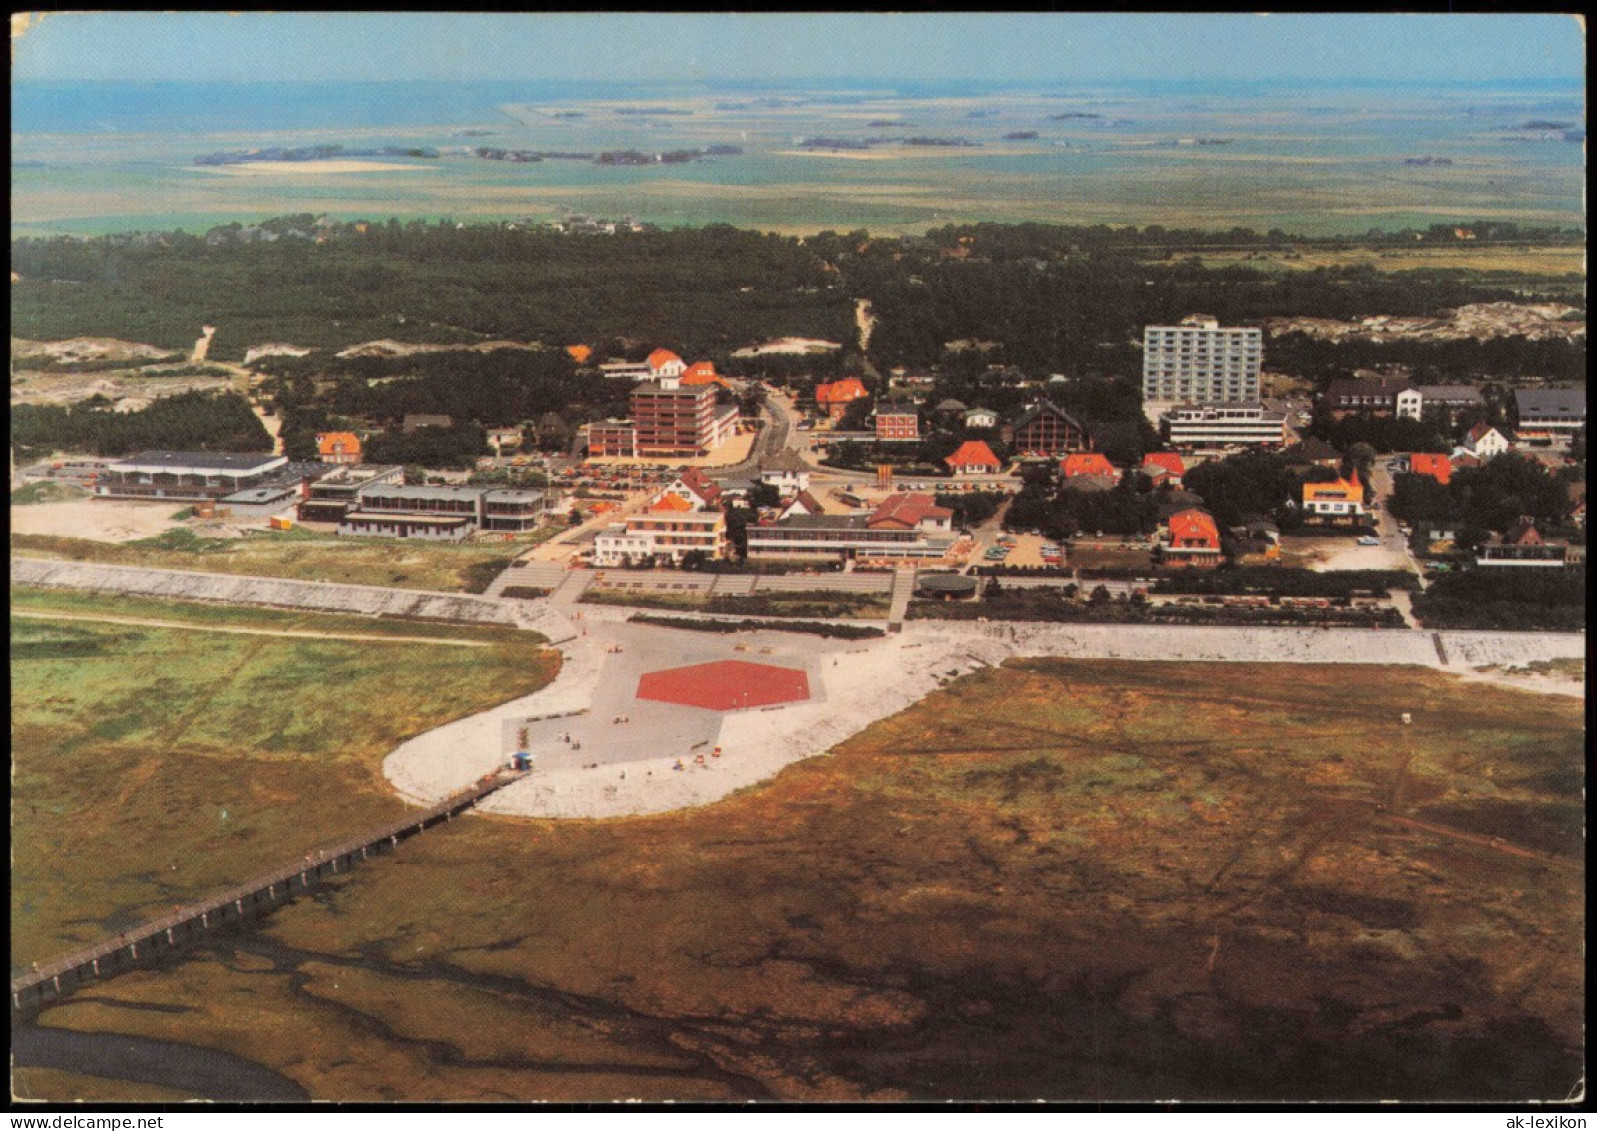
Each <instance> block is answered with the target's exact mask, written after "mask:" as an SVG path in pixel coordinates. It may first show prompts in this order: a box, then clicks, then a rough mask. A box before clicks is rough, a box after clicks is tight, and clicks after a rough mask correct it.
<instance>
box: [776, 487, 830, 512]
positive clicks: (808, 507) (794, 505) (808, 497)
mask: <svg viewBox="0 0 1597 1131" xmlns="http://www.w3.org/2000/svg"><path fill="white" fill-rule="evenodd" d="M825 513H826V508H825V507H823V506H821V501H820V500H819V499H817V498H816V497H815V496H814V495H812V494H810V493H809V492H808V491H800V492H799V493H798V494H797V495H795V496H793V501H792V502H790V503H788V504H787V506H785V507H783V508H782V513H781V515H780V517H782V518H802V517H803V516H805V515H811V514H825Z"/></svg>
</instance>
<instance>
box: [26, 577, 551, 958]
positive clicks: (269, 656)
mask: <svg viewBox="0 0 1597 1131" xmlns="http://www.w3.org/2000/svg"><path fill="white" fill-rule="evenodd" d="M13 601H14V604H15V605H17V606H18V607H20V608H22V609H25V610H27V611H29V612H40V611H46V612H47V611H49V610H50V609H51V608H54V609H56V610H58V611H67V612H71V613H73V614H74V615H80V616H81V615H92V614H93V613H94V612H95V611H96V610H98V611H99V612H101V613H103V614H104V615H107V616H125V617H126V616H139V615H151V614H159V615H160V617H161V619H167V620H191V621H193V622H195V623H197V624H213V625H215V624H227V625H234V626H238V625H252V626H258V627H263V628H267V629H284V628H290V627H292V628H294V629H297V630H299V631H307V630H309V631H321V632H324V633H326V634H328V636H329V637H331V636H332V635H333V634H336V633H338V632H341V631H348V630H350V629H351V628H352V627H358V628H360V629H362V630H366V631H374V632H376V633H378V634H380V633H383V632H385V631H388V630H391V629H392V630H400V631H403V630H408V634H409V635H415V634H416V633H417V631H418V629H421V630H423V631H427V632H432V631H434V628H433V626H417V625H389V624H387V623H385V622H379V621H374V620H367V619H362V618H353V617H318V616H314V615H300V614H291V613H274V612H270V611H267V612H259V613H258V612H256V611H254V610H241V609H219V608H213V607H208V606H197V605H188V604H184V603H177V602H159V601H152V600H125V599H122V598H96V597H89V596H81V595H67V594H56V593H38V592H30V591H26V590H18V591H15V592H14V593H13ZM436 633H437V635H438V636H439V637H440V638H442V639H444V640H457V639H474V640H479V641H484V642H486V643H487V644H488V646H487V647H480V648H460V647H452V646H448V645H447V644H417V643H405V644H398V643H396V644H386V643H382V642H354V641H343V640H338V639H332V638H325V639H309V640H308V639H303V638H293V639H290V638H277V637H269V636H238V635H223V634H219V633H209V632H194V631H189V630H186V629H180V628H179V629H170V628H150V627H145V626H128V625H115V624H96V623H92V622H87V621H81V620H72V621H67V620H48V619H44V620H41V619H34V618H31V617H29V618H26V619H25V618H21V617H13V618H12V620H11V679H12V714H11V723H12V888H11V895H12V904H11V913H12V945H13V954H14V960H16V961H31V960H37V959H43V958H47V957H50V956H53V955H55V954H58V953H61V952H63V951H66V950H69V949H72V948H74V947H76V946H79V945H82V944H84V943H87V942H90V941H94V940H96V939H98V938H101V937H103V936H104V935H106V934H109V933H114V932H115V931H116V930H119V929H121V928H122V927H123V926H125V925H128V924H131V923H132V922H135V921H137V920H139V919H141V918H144V917H147V916H149V915H152V914H155V913H158V912H160V911H163V910H165V909H167V908H169V907H170V906H171V905H173V904H176V903H179V902H182V901H186V900H189V899H192V898H194V897H197V896H199V895H202V894H204V893H206V892H208V891H211V890H213V889H216V888H219V887H222V886H225V885H226V884H228V883H233V882H237V881H239V880H242V879H244V878H246V877H248V876H250V875H253V874H255V873H256V872H258V871H261V870H263V869H266V868H269V867H274V866H277V865H279V864H282V863H284V862H286V861H288V860H292V859H294V858H295V857H296V856H298V855H299V854H300V853H302V852H304V851H305V850H306V849H308V848H311V847H314V846H316V845H318V844H321V843H326V842H329V841H333V840H338V839H342V838H343V837H345V836H347V835H349V834H352V833H354V832H357V831H359V830H360V829H362V828H364V827H366V826H368V825H373V824H377V823H380V822H381V821H383V820H385V819H388V818H391V817H394V816H397V815H398V814H399V813H400V812H402V811H403V806H402V804H401V803H400V802H399V801H398V799H397V798H395V797H394V796H393V794H392V791H391V790H390V789H389V788H388V786H387V784H386V782H384V781H383V780H382V777H381V773H380V763H381V760H382V758H383V757H384V756H385V755H386V754H387V753H388V752H389V751H390V750H391V749H393V747H394V746H395V745H397V744H398V743H399V742H400V741H402V740H403V739H404V738H406V737H408V736H410V735H413V734H417V733H420V732H421V731H424V730H428V729H431V728H432V727H434V726H437V725H439V724H440V723H443V722H446V721H448V720H451V719H455V718H459V717H462V716H465V715H468V714H471V713H473V712H475V711H478V710H482V709H484V708H486V707H489V706H492V705H495V704H498V703H502V702H505V701H506V700H509V699H512V698H515V697H517V696H519V695H524V694H527V693H528V692H530V691H532V690H534V689H536V688H537V687H539V686H542V684H543V683H545V682H547V681H548V680H549V679H550V678H551V677H552V675H553V673H554V671H555V670H556V665H557V663H558V659H557V657H555V656H554V654H553V653H546V652H542V651H540V650H539V646H538V645H539V638H537V637H536V636H533V635H531V634H523V635H520V636H516V635H513V634H510V633H506V632H499V631H496V630H491V629H490V630H487V631H483V630H480V629H466V630H462V629H459V628H454V627H452V626H451V627H439V628H438V629H437V630H436Z"/></svg>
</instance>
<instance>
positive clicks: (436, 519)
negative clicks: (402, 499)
mask: <svg viewBox="0 0 1597 1131" xmlns="http://www.w3.org/2000/svg"><path fill="white" fill-rule="evenodd" d="M344 521H345V522H409V523H412V524H428V525H432V526H460V525H462V524H468V525H469V524H470V522H471V519H469V518H467V517H466V516H465V515H463V514H458V515H456V514H395V513H394V512H393V511H350V512H349V513H348V514H346V515H345V516H344Z"/></svg>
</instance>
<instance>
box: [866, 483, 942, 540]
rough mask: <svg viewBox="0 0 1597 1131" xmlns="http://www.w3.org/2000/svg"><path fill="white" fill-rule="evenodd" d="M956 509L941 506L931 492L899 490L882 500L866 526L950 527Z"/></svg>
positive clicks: (877, 528)
mask: <svg viewBox="0 0 1597 1131" xmlns="http://www.w3.org/2000/svg"><path fill="white" fill-rule="evenodd" d="M953 517H954V512H953V511H951V510H949V509H948V508H947V507H940V506H938V505H937V501H936V500H935V499H933V498H932V497H931V496H930V495H919V494H908V493H905V492H902V491H900V492H899V493H898V494H896V495H889V496H887V498H885V499H883V500H882V501H881V503H880V504H879V505H878V506H877V508H876V509H875V510H874V511H872V512H871V516H870V518H868V519H866V520H865V525H866V527H867V528H868V529H871V530H948V529H951V526H952V520H953Z"/></svg>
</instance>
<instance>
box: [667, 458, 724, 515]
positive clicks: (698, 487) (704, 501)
mask: <svg viewBox="0 0 1597 1131" xmlns="http://www.w3.org/2000/svg"><path fill="white" fill-rule="evenodd" d="M664 494H667V495H677V496H679V497H681V498H682V499H685V500H686V501H687V502H689V503H692V504H693V506H694V508H695V509H696V510H704V509H706V508H708V507H713V506H715V505H717V504H718V503H719V502H720V500H721V488H720V486H719V485H717V484H716V482H715V481H714V480H712V479H711V478H710V477H709V476H708V475H706V474H704V472H703V471H701V470H699V469H698V468H696V467H688V468H684V469H683V471H682V474H681V475H678V476H677V477H676V479H674V480H672V482H671V483H670V484H668V485H667V486H666V489H665V491H664Z"/></svg>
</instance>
